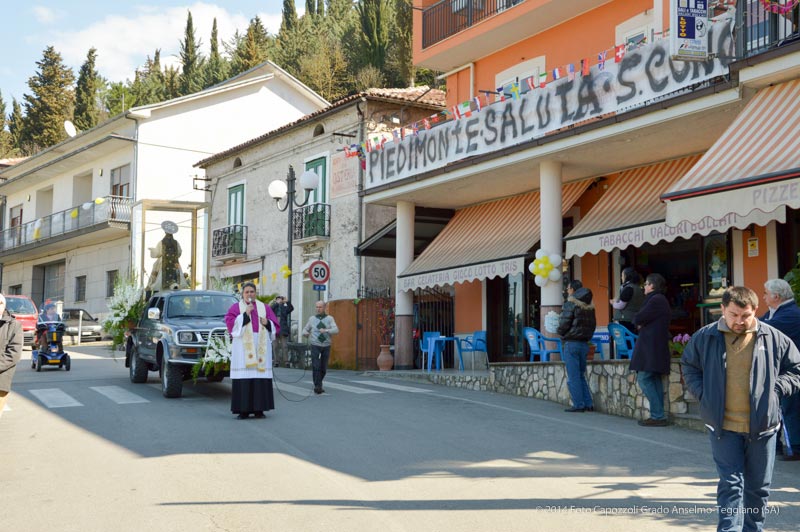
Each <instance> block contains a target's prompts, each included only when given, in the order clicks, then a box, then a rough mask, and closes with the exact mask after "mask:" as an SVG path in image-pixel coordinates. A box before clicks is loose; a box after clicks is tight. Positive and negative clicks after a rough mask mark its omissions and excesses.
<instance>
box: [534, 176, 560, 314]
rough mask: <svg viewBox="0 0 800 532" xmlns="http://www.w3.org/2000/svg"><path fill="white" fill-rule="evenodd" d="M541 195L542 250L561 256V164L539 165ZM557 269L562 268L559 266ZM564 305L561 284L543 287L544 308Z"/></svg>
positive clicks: (551, 283)
mask: <svg viewBox="0 0 800 532" xmlns="http://www.w3.org/2000/svg"><path fill="white" fill-rule="evenodd" d="M539 183H540V186H539V188H540V193H541V206H540V210H541V215H542V237H541V243H542V244H541V249H543V250H546V251H547V252H548V253H558V254H559V255H561V246H562V238H563V235H562V231H561V224H562V220H561V163H560V162H557V161H543V162H542V163H541V164H540V165H539ZM557 267H559V268H560V267H561V265H560V264H559V265H558V266H557ZM562 303H563V298H562V294H561V283H554V282H548V283H547V284H546V285H545V286H543V287H542V307H549V306H557V307H560V306H561V304H562Z"/></svg>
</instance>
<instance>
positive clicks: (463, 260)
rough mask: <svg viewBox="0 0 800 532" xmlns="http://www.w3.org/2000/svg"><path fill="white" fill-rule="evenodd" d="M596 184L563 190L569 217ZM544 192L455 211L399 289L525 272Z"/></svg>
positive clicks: (536, 237) (564, 208) (572, 185)
mask: <svg viewBox="0 0 800 532" xmlns="http://www.w3.org/2000/svg"><path fill="white" fill-rule="evenodd" d="M590 183H591V181H582V182H579V183H570V184H568V185H564V187H563V188H562V192H561V213H562V215H563V214H564V213H566V212H567V211H568V210H569V209H570V208H572V205H573V204H574V203H575V202H576V201H577V200H578V198H579V197H580V196H581V194H583V192H584V191H585V190H586V187H588V186H589V184H590ZM539 203H540V201H539V191H536V192H528V193H527V194H520V195H519V196H514V197H511V198H506V199H502V200H497V201H492V202H488V203H483V204H480V205H475V206H472V207H467V208H465V209H461V210H459V211H457V212H456V214H455V216H453V219H452V220H450V222H449V223H448V224H447V226H446V227H445V228H444V229H443V230H442V232H441V233H439V235H438V236H437V237H436V238H435V239H434V240H433V242H431V244H430V245H429V246H428V247H427V248H425V251H423V252H422V253H421V254H420V256H419V257H417V259H416V260H415V261H414V262H413V263H411V266H409V267H408V269H406V271H404V272H402V273H401V274H400V275H398V276H397V277H398V284H399V289H400V290H414V289H416V288H428V287H433V286H444V285H452V284H455V283H463V282H467V281H474V280H479V279H491V278H493V277H505V276H506V275H514V274H518V273H522V271H523V268H524V266H525V256H526V255H527V254H528V253H529V252H530V250H531V248H533V246H534V245H536V243H537V242H538V241H539V238H540V235H541V232H540V231H541V212H540V206H539Z"/></svg>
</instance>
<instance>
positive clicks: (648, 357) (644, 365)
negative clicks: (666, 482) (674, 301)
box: [630, 273, 670, 427]
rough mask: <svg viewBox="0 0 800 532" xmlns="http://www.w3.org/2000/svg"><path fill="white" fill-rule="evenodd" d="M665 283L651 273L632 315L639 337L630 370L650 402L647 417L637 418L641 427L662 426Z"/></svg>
mask: <svg viewBox="0 0 800 532" xmlns="http://www.w3.org/2000/svg"><path fill="white" fill-rule="evenodd" d="M666 288H667V282H666V280H665V279H664V277H662V276H661V275H660V274H657V273H651V274H650V275H648V276H647V279H646V280H645V283H644V294H645V295H644V303H643V304H642V308H641V309H639V312H637V313H636V315H635V316H634V317H633V325H634V326H635V327H636V329H637V331H638V334H639V338H637V339H636V345H635V346H634V347H633V357H632V358H631V365H630V369H631V370H632V371H635V372H636V381H637V382H638V383H639V388H641V389H642V393H643V394H644V396H645V397H647V400H648V401H649V402H650V417H649V418H648V419H641V420H639V425H641V426H643V427H664V426H666V425H667V423H668V422H667V414H666V412H664V381H663V380H662V377H663V376H664V375H669V366H670V352H669V320H670V308H669V301H667V297H666V296H665V295H664V292H665V291H666Z"/></svg>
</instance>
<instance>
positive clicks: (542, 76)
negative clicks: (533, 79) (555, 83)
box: [539, 72, 547, 89]
mask: <svg viewBox="0 0 800 532" xmlns="http://www.w3.org/2000/svg"><path fill="white" fill-rule="evenodd" d="M545 85H547V72H542V73H541V74H539V88H540V89H543V88H544V87H545Z"/></svg>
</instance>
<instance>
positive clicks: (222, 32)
mask: <svg viewBox="0 0 800 532" xmlns="http://www.w3.org/2000/svg"><path fill="white" fill-rule="evenodd" d="M295 2H296V4H297V9H298V15H302V14H303V12H304V11H305V2H304V1H300V0H295ZM282 4H283V2H282V0H260V1H257V0H224V1H223V0H218V1H216V2H213V1H206V2H198V1H195V2H190V1H183V2H181V1H177V0H129V1H125V2H116V1H114V0H62V1H55V0H39V1H37V0H33V1H25V0H0V13H2V20H3V23H2V29H1V30H0V50H1V51H2V52H0V54H1V55H0V91H2V95H3V100H4V101H5V103H6V113H7V114H10V113H11V101H12V97H13V98H16V99H17V101H19V102H20V103H22V96H23V94H31V91H30V89H29V88H28V79H29V78H30V77H31V76H33V75H34V74H35V73H36V70H37V65H36V62H37V61H40V60H41V59H42V53H43V51H44V49H45V48H46V47H47V46H50V45H52V46H54V47H55V49H56V51H58V52H59V53H60V54H61V57H62V59H63V61H64V63H65V64H66V65H67V66H69V67H71V68H72V70H73V72H74V73H75V78H76V80H77V76H78V72H79V70H80V67H81V65H82V64H83V62H84V61H85V60H86V54H87V53H88V52H89V49H90V48H91V47H95V48H97V64H96V67H97V70H98V71H99V72H100V75H102V76H104V77H105V78H107V79H108V80H109V81H124V80H126V79H131V80H132V79H133V75H134V71H135V69H136V68H137V67H139V66H142V65H143V64H144V62H145V60H146V59H147V57H148V56H150V57H152V56H153V52H154V51H155V50H156V48H160V49H161V64H162V66H166V65H168V64H175V65H177V63H178V53H179V49H180V41H181V39H183V32H184V29H185V28H186V16H187V12H188V11H191V13H192V20H193V22H194V28H195V35H196V37H198V38H199V39H200V41H201V43H202V45H201V51H202V52H203V53H204V55H208V51H209V40H210V38H211V26H212V23H213V20H214V18H215V17H216V19H217V26H218V31H219V37H220V41H227V40H229V39H230V37H231V36H232V35H233V34H234V32H235V31H236V30H237V29H238V30H239V31H240V32H241V33H244V31H245V30H246V29H247V26H248V24H249V22H250V19H252V18H253V17H255V16H256V15H258V16H260V17H261V20H262V22H263V23H264V25H265V26H266V28H267V31H269V32H270V33H271V34H275V33H277V31H278V28H279V27H280V23H281V7H282Z"/></svg>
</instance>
